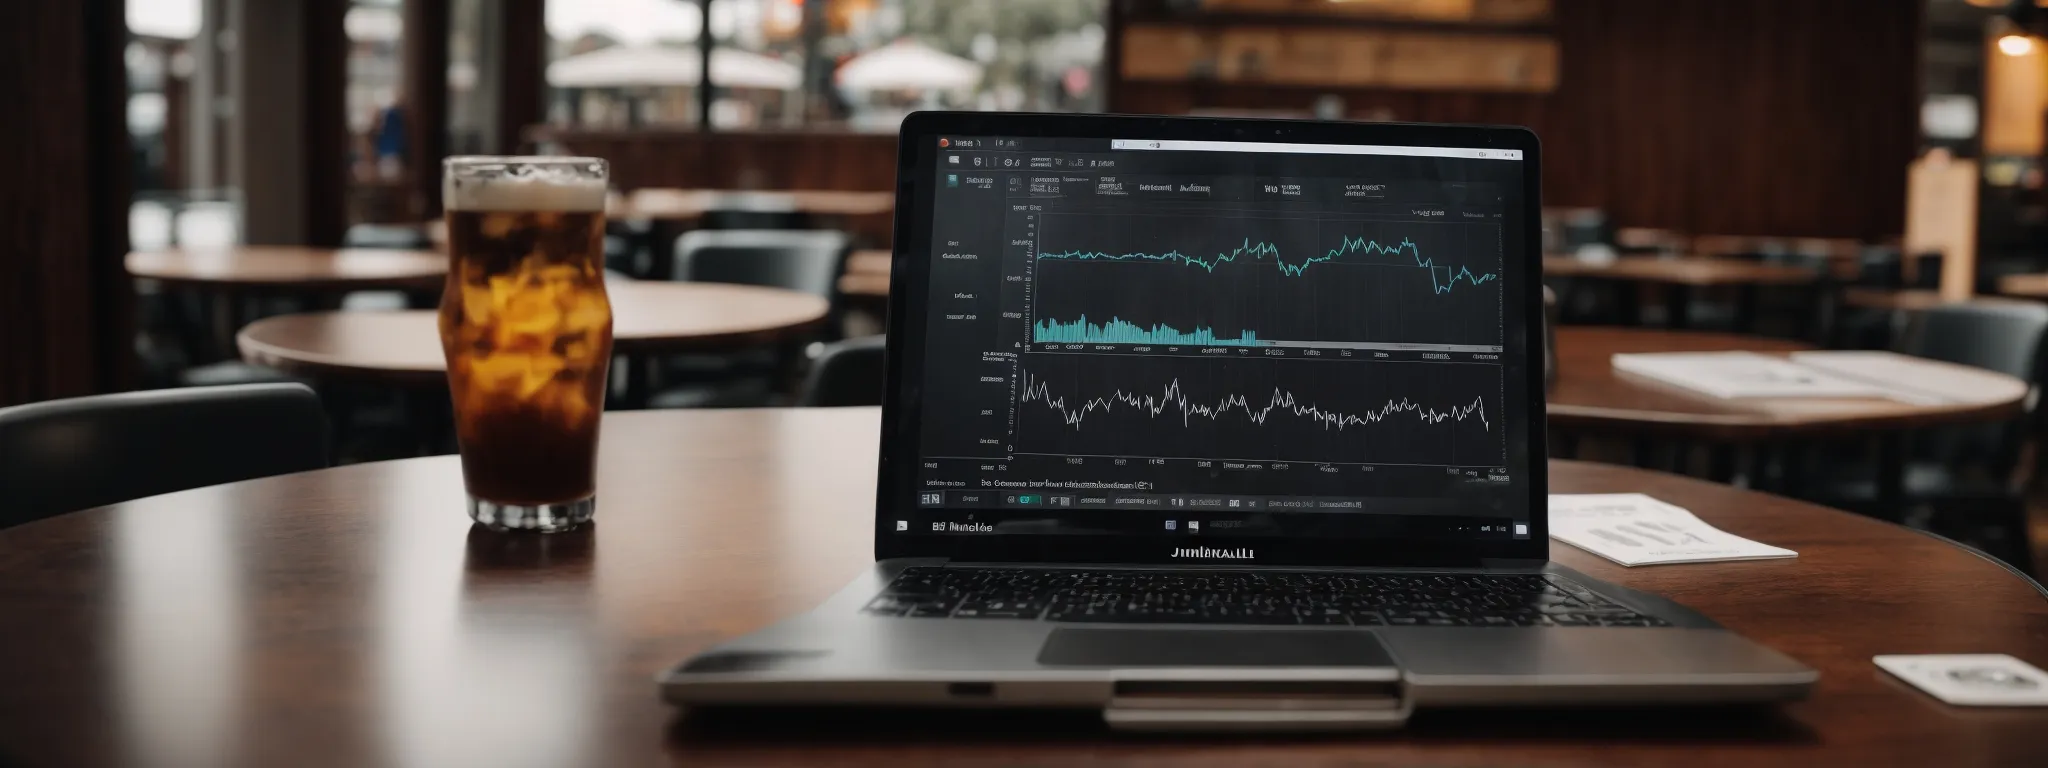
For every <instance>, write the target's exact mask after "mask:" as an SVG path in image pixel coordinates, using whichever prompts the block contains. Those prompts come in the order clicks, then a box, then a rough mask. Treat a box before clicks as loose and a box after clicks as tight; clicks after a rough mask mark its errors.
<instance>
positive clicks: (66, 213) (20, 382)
mask: <svg viewBox="0 0 2048 768" xmlns="http://www.w3.org/2000/svg"><path fill="white" fill-rule="evenodd" d="M6 7H7V23H6V24H0V111H4V112H5V113H6V114H7V115H10V116H11V118H10V119H8V120H7V121H6V122H5V127H4V128H0V168H4V169H6V172H7V174H8V177H9V179H10V181H9V183H6V184H0V406H5V405H11V404H14V403H21V402H28V401H32V400H42V399H47V398H54V397H70V396H76V395H87V394H94V393H98V392H105V391H109V390H114V389H119V388H122V387H123V386H125V385H126V384H127V376H128V373H129V371H130V370H131V367H132V366H131V363H130V360H131V358H132V357H133V334H132V331H131V330H130V329H131V328H132V322H133V320H132V309H131V304H132V302H131V300H130V297H131V296H132V294H131V289H130V287H129V285H128V280H127V277H126V273H125V271H124V270H123V269H122V266H121V259H122V257H123V255H124V254H125V253H126V252H127V250H128V197H129V187H130V186H131V183H130V181H129V179H130V167H129V154H128V133H127V121H126V114H127V109H126V107H127V76H126V72H125V70H124V68H123V65H122V57H121V53H122V49H123V47H124V45H125V44H126V34H127V24H126V21H125V19H124V17H123V14H122V2H121V0H17V1H16V2H10V3H8V4H7V6H6Z"/></svg>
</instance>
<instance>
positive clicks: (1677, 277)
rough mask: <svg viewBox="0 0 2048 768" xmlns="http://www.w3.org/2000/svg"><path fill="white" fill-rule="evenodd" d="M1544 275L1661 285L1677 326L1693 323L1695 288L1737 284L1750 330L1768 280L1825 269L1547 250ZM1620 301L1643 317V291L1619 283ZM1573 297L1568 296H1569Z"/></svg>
mask: <svg viewBox="0 0 2048 768" xmlns="http://www.w3.org/2000/svg"><path fill="white" fill-rule="evenodd" d="M1543 276H1544V278H1545V279H1554V278H1563V279H1568V280H1569V279H1581V280H1602V281H1609V282H1615V283H1631V284H1639V285H1655V286H1661V287H1662V288H1663V293H1664V306H1665V312H1666V319H1665V322H1666V324H1667V325H1669V326H1670V327H1672V328H1685V327H1687V326H1689V325H1690V324H1691V323H1692V303H1693V292H1694V289H1696V288H1732V289H1734V290H1735V291H1736V293H1737V297H1738V300H1737V306H1736V307H1735V323H1736V326H1737V327H1738V328H1739V329H1742V330H1748V329H1749V327H1750V325H1751V323H1752V322H1753V321H1754V318H1755V316H1756V305H1757V291H1758V289H1760V288H1762V287H1765V286H1811V285H1814V284H1815V283H1817V282H1819V280H1820V279H1821V272H1820V271H1819V270H1815V269H1808V268H1805V267H1795V266H1787V265H1783V264H1766V263H1762V262H1758V261H1752V260H1747V259H1732V258H1719V257H1683V256H1621V257H1617V258H1613V259H1582V258H1579V257H1577V256H1573V255H1568V254H1554V253H1553V254H1545V255H1544V257H1543ZM1620 288H1621V290H1619V291H1617V292H1616V293H1617V295H1616V297H1615V298H1616V301H1617V303H1618V304H1619V305H1620V306H1621V307H1622V309H1621V314H1622V315H1623V319H1624V320H1625V321H1626V322H1628V323H1630V324H1639V323H1640V322H1641V315H1642V308H1641V304H1640V297H1639V296H1638V295H1637V294H1638V292H1637V291H1636V290H1634V289H1632V287H1631V286H1628V285H1623V286H1620ZM1567 300H1569V297H1568V298H1567Z"/></svg>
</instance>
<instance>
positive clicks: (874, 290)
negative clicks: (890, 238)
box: [839, 249, 896, 299]
mask: <svg viewBox="0 0 2048 768" xmlns="http://www.w3.org/2000/svg"><path fill="white" fill-rule="evenodd" d="M895 259H896V255H895V253H894V252H892V251H887V250H879V249H877V250H861V251H854V252H853V254H852V255H850V256H848V257H847V258H846V274H843V275H840V276H839V292H840V293H843V294H846V295H848V296H852V297H856V298H861V299H886V298H889V273H890V272H891V271H892V269H893V266H892V264H893V263H894V261H895Z"/></svg>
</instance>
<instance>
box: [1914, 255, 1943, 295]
mask: <svg viewBox="0 0 2048 768" xmlns="http://www.w3.org/2000/svg"><path fill="white" fill-rule="evenodd" d="M1941 262H1942V257H1941V254H1940V253H1922V254H1916V255H1915V256H1914V257H1913V287H1914V288H1921V289H1925V290H1930V291H1931V290H1936V289H1939V288H1941Z"/></svg>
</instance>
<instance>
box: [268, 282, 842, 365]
mask: <svg viewBox="0 0 2048 768" xmlns="http://www.w3.org/2000/svg"><path fill="white" fill-rule="evenodd" d="M606 290H607V291H608V292H609V293H610V295H611V299H612V338H613V349H614V350H616V351H617V352H618V353H619V354H621V355H644V354H656V353H678V352H691V351H700V350H706V349H722V348H730V347H736V346H745V345H753V344H765V343H772V342H777V341H782V340H785V339H789V338H792V337H796V336H799V335H801V334H803V333H806V332H809V331H811V330H813V329H815V328H816V327H817V326H818V325H819V324H821V323H823V322H824V320H825V317H826V313H827V311H828V310H829V309H830V306H829V305H828V304H827V302H826V301H825V300H824V299H823V298H821V297H818V296H813V295H811V294H807V293H798V292H796V291H787V290H782V289H778V288H760V287H755V286H746V285H726V284H722V283H671V282H642V281H624V280H615V281H611V282H610V283H608V284H607V285H606ZM236 343H237V345H238V346H239V347H240V348H241V352H242V357H243V359H245V360H247V361H249V362H252V363H257V364H260V365H268V366H272V367H275V368H278V369H281V370H284V371H288V372H291V373H295V374H299V375H303V376H306V377H309V378H315V379H320V378H346V379H356V380H368V381H372V382H377V383H384V384H394V385H402V386H419V387H437V386H442V385H444V384H445V383H446V371H447V364H446V361H445V360H444V359H443V357H442V352H441V335H440V330H439V328H438V326H437V324H436V321H435V313H434V312H432V311H413V312H313V313H306V314H296V315H279V316H277V317H271V318H265V319H263V320H258V321H256V322H254V323H250V324H249V325H248V326H247V327H245V328H243V329H242V332H241V333H240V334H238V335H237V336H236ZM640 378H641V377H638V376H634V377H632V380H634V381H638V380H639V379H640Z"/></svg>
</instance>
